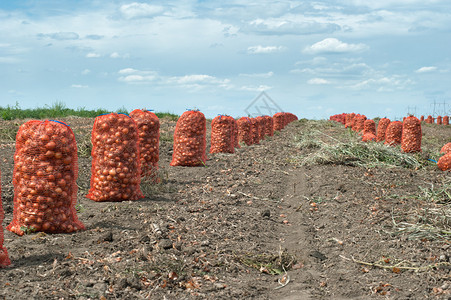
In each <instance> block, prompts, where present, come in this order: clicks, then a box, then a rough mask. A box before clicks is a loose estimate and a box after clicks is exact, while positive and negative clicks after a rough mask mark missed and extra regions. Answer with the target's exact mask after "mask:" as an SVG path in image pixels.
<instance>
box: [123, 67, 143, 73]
mask: <svg viewBox="0 0 451 300" xmlns="http://www.w3.org/2000/svg"><path fill="white" fill-rule="evenodd" d="M138 72H140V71H139V70H135V69H133V68H125V69H122V70H119V72H118V73H119V74H132V73H138Z"/></svg>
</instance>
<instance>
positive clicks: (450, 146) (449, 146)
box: [440, 143, 451, 154]
mask: <svg viewBox="0 0 451 300" xmlns="http://www.w3.org/2000/svg"><path fill="white" fill-rule="evenodd" d="M450 152H451V143H447V144H445V145H444V146H443V147H442V149H441V150H440V153H443V154H447V153H450Z"/></svg>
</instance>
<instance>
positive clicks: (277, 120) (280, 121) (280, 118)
mask: <svg viewBox="0 0 451 300" xmlns="http://www.w3.org/2000/svg"><path fill="white" fill-rule="evenodd" d="M272 117H273V120H274V131H278V130H282V129H283V128H284V127H285V120H284V119H285V114H284V113H282V112H278V113H275V114H274V115H273V116H272Z"/></svg>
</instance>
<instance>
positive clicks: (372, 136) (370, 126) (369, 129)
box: [362, 120, 376, 142]
mask: <svg viewBox="0 0 451 300" xmlns="http://www.w3.org/2000/svg"><path fill="white" fill-rule="evenodd" d="M375 140H376V123H375V122H374V121H373V120H365V122H364V123H363V136H362V141H364V142H369V141H375Z"/></svg>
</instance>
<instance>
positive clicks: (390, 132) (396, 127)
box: [384, 121, 402, 146]
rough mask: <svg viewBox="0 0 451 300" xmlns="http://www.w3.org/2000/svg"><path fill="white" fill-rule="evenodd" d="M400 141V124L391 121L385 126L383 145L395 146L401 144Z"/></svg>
mask: <svg viewBox="0 0 451 300" xmlns="http://www.w3.org/2000/svg"><path fill="white" fill-rule="evenodd" d="M401 139H402V123H401V122H400V121H393V122H391V123H390V124H388V126H387V131H386V132H385V142H384V144H386V145H390V146H396V145H399V144H401Z"/></svg>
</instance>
